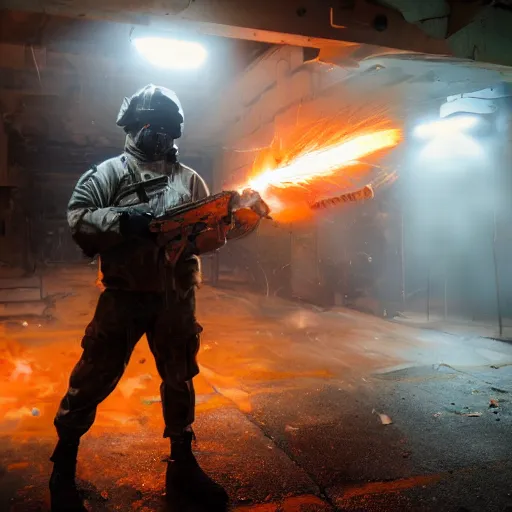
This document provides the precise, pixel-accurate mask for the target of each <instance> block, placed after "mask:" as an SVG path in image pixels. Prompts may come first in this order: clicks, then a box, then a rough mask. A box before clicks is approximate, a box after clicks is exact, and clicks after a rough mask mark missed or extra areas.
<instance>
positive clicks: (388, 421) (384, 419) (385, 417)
mask: <svg viewBox="0 0 512 512" xmlns="http://www.w3.org/2000/svg"><path fill="white" fill-rule="evenodd" d="M372 414H377V415H378V416H379V418H380V421H381V423H382V424H383V425H391V424H392V423H393V420H392V419H391V418H390V417H389V416H388V415H387V414H382V413H380V412H377V411H376V410H375V409H373V411H372Z"/></svg>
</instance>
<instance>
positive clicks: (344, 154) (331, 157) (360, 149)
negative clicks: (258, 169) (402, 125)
mask: <svg viewBox="0 0 512 512" xmlns="http://www.w3.org/2000/svg"><path fill="white" fill-rule="evenodd" d="M399 141H400V130H397V129H390V130H381V131H377V132H374V133H368V134H364V135H359V136H358V137H355V138H353V139H351V140H347V141H342V142H340V143H338V144H334V145H332V146H328V147H325V148H320V149H317V150H316V151H311V152H310V153H306V154H304V155H302V156H299V157H297V158H296V159H294V160H293V161H292V162H290V163H289V164H288V165H285V166H283V167H278V168H276V169H268V170H265V171H263V172H262V173H261V174H259V175H258V176H255V177H254V178H252V179H250V180H249V182H248V184H247V185H248V186H249V187H250V188H252V189H253V190H257V191H258V192H260V194H265V192H266V190H267V189H268V187H270V186H272V187H277V188H285V187H289V186H298V185H304V184H307V183H308V182H310V181H311V180H317V179H320V178H326V177H329V176H331V175H332V174H334V173H336V172H337V171H339V170H340V169H341V168H342V167H346V166H348V165H351V164H353V163H354V162H355V161H357V160H359V159H361V158H363V157H365V156H367V155H370V154H373V153H375V152H376V151H380V150H383V149H388V148H391V147H394V146H396V145H397V144H398V142H399Z"/></svg>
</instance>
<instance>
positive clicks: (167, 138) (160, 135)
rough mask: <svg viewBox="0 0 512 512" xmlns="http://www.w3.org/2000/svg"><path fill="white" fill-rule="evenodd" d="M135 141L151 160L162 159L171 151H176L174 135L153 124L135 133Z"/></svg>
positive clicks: (138, 147)
mask: <svg viewBox="0 0 512 512" xmlns="http://www.w3.org/2000/svg"><path fill="white" fill-rule="evenodd" d="M133 141H134V143H135V146H136V147H137V149H139V151H141V152H142V153H144V155H145V156H146V157H147V158H148V159H150V160H154V161H156V160H160V159H162V158H164V157H165V156H166V155H167V154H168V153H169V152H175V148H174V137H173V136H172V135H171V134H169V133H166V132H165V131H164V130H162V129H161V128H158V127H153V126H152V125H151V124H146V125H144V126H143V127H142V128H141V129H140V130H139V131H138V132H137V133H136V134H135V135H134V137H133ZM171 150H172V151H171Z"/></svg>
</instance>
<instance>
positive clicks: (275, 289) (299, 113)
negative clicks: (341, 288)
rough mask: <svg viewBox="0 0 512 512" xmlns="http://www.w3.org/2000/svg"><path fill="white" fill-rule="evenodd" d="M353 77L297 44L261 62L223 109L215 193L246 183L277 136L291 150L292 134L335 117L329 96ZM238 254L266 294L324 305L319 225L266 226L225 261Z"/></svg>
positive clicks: (240, 80)
mask: <svg viewBox="0 0 512 512" xmlns="http://www.w3.org/2000/svg"><path fill="white" fill-rule="evenodd" d="M347 74H348V72H347V71H345V70H343V69H341V68H336V67H333V66H330V65H327V64H322V63H318V62H304V51H303V49H302V48H296V47H286V46H283V47H278V48H275V49H272V50H270V51H269V52H267V53H266V54H265V55H264V56H263V57H262V58H261V59H259V60H258V61H256V62H255V63H254V64H253V65H252V66H251V67H250V68H249V69H248V70H247V71H246V72H245V73H244V74H242V75H241V76H240V77H239V78H238V80H237V81H236V82H235V83H234V84H233V86H232V87H231V89H230V90H228V91H227V92H226V94H225V95H224V99H223V101H222V103H221V105H220V106H219V119H220V121H221V123H220V125H221V126H222V127H224V130H225V131H224V134H223V137H222V140H223V142H222V147H221V148H220V150H219V151H218V152H217V155H216V158H215V165H214V167H215V172H214V176H215V189H216V190H221V189H226V188H229V187H230V186H233V185H238V184H241V183H243V182H244V180H245V178H246V176H247V174H248V173H249V171H250V170H251V168H252V165H253V162H254V159H255V157H256V156H257V154H258V152H259V151H260V150H261V148H266V147H268V146H269V145H270V144H271V143H272V142H273V141H275V139H276V138H277V140H278V141H279V142H278V144H282V145H283V146H284V147H286V141H287V137H288V136H290V135H291V134H296V133H297V130H300V126H301V125H304V126H309V125H311V123H313V122H314V121H315V120H317V119H320V118H322V117H323V116H325V115H326V114H329V113H331V112H332V108H333V104H335V102H336V99H335V98H332V97H328V96H329V95H328V94H327V95H326V94H325V93H326V92H327V91H328V90H329V88H331V87H332V86H333V85H334V84H336V83H337V82H338V81H340V80H341V79H343V78H345V77H346V76H347ZM237 252H238V254H239V255H240V253H242V252H243V254H244V258H243V259H244V262H245V263H244V266H246V267H247V266H248V267H250V268H252V270H251V272H252V274H253V275H254V274H256V275H257V277H256V278H255V279H256V280H257V281H259V279H260V278H261V276H262V275H263V277H264V279H261V280H260V281H259V282H260V285H259V289H260V291H267V292H269V293H270V294H272V293H275V294H281V293H285V294H286V292H287V293H288V294H290V293H292V294H293V295H295V296H298V297H300V298H302V299H304V300H312V301H315V302H318V301H322V299H321V297H320V295H321V288H322V287H321V282H320V281H321V278H320V276H319V272H318V268H317V262H318V255H317V229H316V225H315V224H312V223H310V224H302V225H300V226H297V225H295V226H294V225H289V224H287V225H282V224H276V223H271V222H263V223H262V225H261V227H260V229H259V232H258V235H257V236H253V237H249V238H247V239H244V240H242V241H239V242H234V243H232V244H231V246H230V247H229V248H226V249H225V250H224V251H223V252H222V253H221V261H222V259H223V258H224V260H225V261H226V262H228V261H229V263H230V264H236V257H237ZM233 253H234V254H233ZM249 260H252V261H249ZM258 276H259V277H258ZM290 280H291V284H292V286H291V288H292V289H291V290H290V289H288V288H289V282H290Z"/></svg>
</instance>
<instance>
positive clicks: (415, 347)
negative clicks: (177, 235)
mask: <svg viewBox="0 0 512 512" xmlns="http://www.w3.org/2000/svg"><path fill="white" fill-rule="evenodd" d="M511 26H512V2H510V1H504V0H503V1H492V2H490V1H484V0H466V1H463V0H437V1H431V2H422V1H421V0H408V1H406V0H385V1H384V0H376V1H365V0H348V1H347V0H343V1H337V2H327V1H324V0H322V1H316V2H315V1H305V2H302V3H300V2H296V0H284V1H283V2H281V3H278V2H273V3H271V2H263V3H252V2H249V1H243V2H242V1H241V2H231V1H228V0H220V1H216V2H213V1H212V0H192V1H190V0H170V1H169V2H160V3H158V2H157V3H156V4H155V3H146V2H142V3H140V4H138V5H136V4H134V3H131V2H128V3H126V4H124V3H122V2H117V1H115V0H104V1H103V2H97V1H95V0H93V1H89V2H86V3H85V4H82V3H80V2H77V1H75V0H70V1H68V2H64V3H62V2H55V1H53V0H43V1H39V2H35V1H32V0H26V1H23V2H18V1H15V0H12V1H11V0H4V1H2V3H1V4H0V67H1V73H0V80H1V86H0V112H1V115H2V117H1V122H0V378H1V382H2V385H1V392H0V434H1V437H0V444H1V449H0V510H5V511H13V512H25V511H48V510H54V511H56V508H55V506H54V504H53V501H52V500H53V498H51V497H50V492H49V488H48V485H49V484H48V482H49V479H50V474H51V473H52V462H51V461H50V457H51V456H52V450H53V447H54V445H55V443H56V440H57V434H56V432H55V427H54V423H53V422H54V416H55V414H56V412H57V409H58V408H59V402H60V401H61V399H62V397H63V396H64V393H66V390H67V389H68V385H69V389H70V390H71V388H72V384H68V381H69V378H70V373H71V371H72V370H73V367H74V366H75V364H76V363H77V361H78V360H79V358H80V357H81V354H82V345H81V343H82V344H83V343H84V342H82V338H83V337H84V331H85V329H86V327H87V325H88V324H89V322H90V321H91V319H92V318H93V315H94V312H95V309H96V306H97V303H98V298H99V297H100V295H101V294H102V293H104V289H105V284H102V272H101V271H100V265H101V263H102V259H101V254H94V255H85V254H84V251H83V250H82V249H81V247H80V246H79V245H77V242H76V240H75V239H74V237H73V236H72V233H71V231H70V224H69V222H70V217H69V215H68V203H69V202H70V198H71V196H72V194H73V193H74V192H73V191H74V189H75V187H76V186H77V183H78V182H79V180H80V178H81V176H82V175H84V173H86V172H87V171H88V170H90V169H93V168H94V169H95V168H96V167H95V166H99V165H100V164H101V162H103V161H105V160H107V159H111V158H115V157H117V156H118V155H121V154H122V153H123V148H124V146H125V137H126V133H125V132H124V131H123V129H122V128H121V127H120V126H117V125H116V118H117V117H118V112H119V109H120V107H121V104H122V102H123V99H124V98H130V97H131V96H132V95H134V93H136V91H138V90H140V89H141V88H143V87H145V86H147V85H148V84H154V85H156V86H162V87H165V88H168V89H171V90H172V91H174V92H175V93H176V95H177V97H178V98H179V100H180V102H181V105H182V109H183V113H184V115H183V117H184V122H183V135H182V136H181V137H179V138H178V139H177V140H176V141H175V142H176V145H177V147H178V160H179V162H181V163H183V164H185V165H186V166H188V167H190V168H192V169H193V170H194V171H196V172H197V173H198V174H199V176H200V177H202V179H203V180H204V181H205V183H206V184H207V186H208V189H209V191H210V194H213V195H215V194H220V193H221V192H226V191H235V192H233V194H234V195H236V197H239V196H240V194H242V191H243V190H246V189H250V190H253V191H255V192H256V193H257V194H258V196H259V197H261V199H262V200H263V202H264V204H265V205H267V206H268V208H269V211H270V213H269V215H266V213H265V215H261V217H262V218H258V220H257V227H256V228H255V229H254V230H252V228H251V231H254V232H251V233H249V235H247V236H241V237H240V238H239V239H230V237H229V236H227V242H226V239H225V238H224V237H223V238H222V243H220V245H219V247H220V248H217V247H216V248H215V250H211V251H210V250H208V251H205V252H204V254H203V253H201V274H202V282H201V284H200V285H199V287H198V289H197V291H196V298H197V321H198V322H199V324H200V325H201V326H202V328H203V331H202V333H201V343H200V348H199V352H198V354H197V360H198V365H199V370H200V371H199V374H198V375H197V376H195V377H194V379H193V382H194V386H195V422H194V424H193V427H194V432H195V437H196V440H195V441H194V442H193V447H194V454H195V457H196V458H197V460H198V462H199V465H200V467H201V468H202V470H204V472H205V473H206V474H207V475H208V477H209V478H211V479H213V480H214V481H215V482H217V484H218V485H219V486H221V487H222V488H223V489H224V490H225V492H226V494H227V496H228V498H229V500H228V501H229V502H228V503H226V505H225V508H224V509H223V510H237V511H247V512H251V511H254V512H292V511H297V512H298V511H300V512H328V511H329V512H334V511H358V512H359V511H361V512H367V511H368V512H371V511H447V512H457V511H458V512H463V511H471V512H477V511H496V512H498V511H499V512H504V511H507V510H512V492H511V488H510V481H511V478H512V462H511V461H512V408H511V403H512V402H511V400H512V345H511V344H510V342H511V340H512V258H511V255H512V228H511V227H510V225H511V224H510V223H511V219H512V194H511V191H512V149H511V141H512V33H511V32H510V28H509V27H511ZM148 126H149V125H148ZM127 133H128V132H127ZM215 197H216V196H215ZM219 197H220V196H219ZM242 197H243V196H242ZM230 204H231V203H230ZM108 206H113V205H108ZM251 211H252V210H251ZM148 222H149V221H148ZM216 222H217V221H216ZM219 222H220V221H219ZM219 225H220V224H219ZM194 226H195V224H194ZM216 226H217V224H216ZM194 229H195V228H194ZM215 229H217V228H215ZM233 229H234V228H233ZM218 233H220V231H219V232H217V236H220V235H218ZM234 238H237V237H234ZM225 242H226V243H225ZM169 247H170V245H169ZM166 250H167V249H166ZM166 254H167V253H166ZM180 254H181V253H180ZM168 261H169V260H168ZM141 265H144V262H142V261H141ZM141 272H142V273H143V272H144V270H142V271H141ZM107 288H108V286H107ZM84 339H85V338H84ZM152 352H153V349H151V350H150V348H149V346H148V343H147V341H146V339H145V338H144V337H143V339H141V340H140V341H139V342H138V343H137V345H136V346H135V349H134V351H133V353H132V354H131V357H130V361H129V363H128V364H127V366H126V368H125V370H124V374H123V375H122V378H121V379H120V381H119V383H118V384H117V386H116V387H115V389H114V390H113V392H112V393H111V394H110V395H109V396H108V397H107V398H106V399H105V400H104V401H102V402H101V403H100V404H99V406H98V412H97V415H96V419H95V422H94V425H93V426H92V428H91V429H90V431H88V432H87V433H86V434H85V435H84V436H83V439H82V440H81V444H80V451H79V455H78V465H77V470H76V481H77V485H78V487H79V489H80V493H81V496H82V498H83V500H84V507H85V509H79V510H90V511H113V510H121V511H129V510H133V511H145V512H149V511H163V510H174V511H176V512H186V511H189V510H190V511H204V512H208V511H214V510H219V508H218V507H214V506H213V505H212V504H211V503H210V504H209V503H208V502H206V504H205V503H202V504H197V503H192V502H190V503H188V502H183V501H181V502H180V503H179V504H177V503H174V502H173V498H172V497H171V498H169V492H168V491H167V493H166V487H165V485H166V484H165V483H164V479H165V471H166V469H165V468H166V462H167V459H166V457H168V456H169V453H168V444H169V441H168V440H167V439H164V438H162V432H161V431H162V428H163V422H164V420H163V419H162V404H161V402H162V397H161V396H160V394H159V393H160V391H159V388H160V383H161V378H160V376H159V372H160V369H158V370H157V366H156V365H155V360H154V357H153V354H152ZM160 374H161V372H160ZM90 378H91V379H93V380H94V379H95V378H97V377H95V376H94V375H92V376H91V377H90ZM68 392H70V391H68ZM162 396H163V395H162ZM172 439H173V438H172V436H171V443H172V442H173V441H172ZM171 450H172V448H171ZM171 459H172V453H171ZM198 492H199V491H198ZM62 510H67V509H66V508H63V509H62ZM69 510H75V509H74V508H69Z"/></svg>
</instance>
